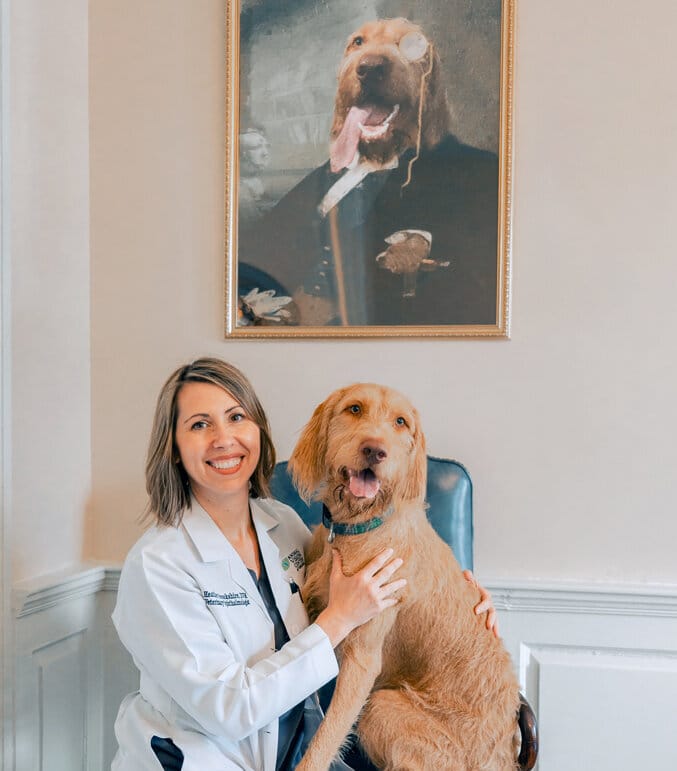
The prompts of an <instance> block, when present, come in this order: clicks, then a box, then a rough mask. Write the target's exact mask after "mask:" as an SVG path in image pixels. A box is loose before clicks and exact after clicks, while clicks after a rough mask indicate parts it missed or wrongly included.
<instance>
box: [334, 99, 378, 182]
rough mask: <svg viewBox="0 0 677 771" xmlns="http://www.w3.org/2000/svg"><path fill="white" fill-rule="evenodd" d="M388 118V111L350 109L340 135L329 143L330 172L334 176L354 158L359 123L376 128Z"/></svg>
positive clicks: (372, 107) (357, 142)
mask: <svg viewBox="0 0 677 771" xmlns="http://www.w3.org/2000/svg"><path fill="white" fill-rule="evenodd" d="M387 117H388V111H387V110H384V109H383V108H380V107H374V106H373V105H367V106H366V107H355V106H353V107H351V108H350V112H349V113H348V115H347V116H346V119H345V121H344V122H343V128H342V129H341V133H340V134H339V135H338V136H337V137H336V139H335V140H334V141H333V142H332V143H331V147H330V148H329V160H330V162H331V170H332V171H333V172H334V174H336V173H337V172H339V171H341V169H345V167H346V166H348V165H349V164H350V162H351V161H352V160H353V158H354V157H355V153H356V152H357V145H358V144H359V142H360V134H361V131H360V123H362V124H363V125H371V126H378V124H379V123H383V121H384V120H385V119H386V118H387Z"/></svg>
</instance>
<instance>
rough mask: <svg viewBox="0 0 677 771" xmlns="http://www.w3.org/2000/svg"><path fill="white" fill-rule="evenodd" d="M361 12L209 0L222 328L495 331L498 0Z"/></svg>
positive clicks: (499, 221)
mask: <svg viewBox="0 0 677 771" xmlns="http://www.w3.org/2000/svg"><path fill="white" fill-rule="evenodd" d="M464 4H465V5H467V10H466V11H465V12H462V11H463V8H464V7H465V5H464ZM363 5H364V4H361V3H358V2H353V3H351V2H341V3H327V2H326V1H325V0H295V1H294V2H288V3H277V2H273V0H242V2H235V1H234V0H228V1H227V6H226V41H227V42H226V68H225V69H226V137H225V159H226V164H225V165H226V169H225V244H226V270H225V276H226V281H225V309H226V318H225V334H226V337H228V338H243V339H247V338H272V337H282V338H287V337H302V338H331V337H341V338H347V337H363V338H364V337H372V338H378V337H445V338H454V337H460V338H467V337H480V338H482V337H484V338H508V337H509V333H510V300H511V293H510V278H511V258H512V229H511V224H512V163H513V162H512V152H513V148H512V89H513V61H514V13H515V11H514V0H503V1H502V2H501V1H500V0H483V1H481V2H479V3H478V2H477V0H459V2H457V3H456V4H455V5H453V6H452V4H451V3H449V4H447V3H439V2H435V0H426V1H424V2H421V3H419V4H417V6H416V7H417V11H416V14H417V17H416V18H414V19H409V20H406V21H405V20H404V19H401V18H398V17H399V16H400V15H401V14H400V12H399V11H400V10H401V7H402V3H398V2H387V1H386V2H381V3H379V9H381V10H383V9H385V10H386V11H387V13H382V14H381V15H382V17H383V18H382V20H381V22H380V23H379V24H378V25H374V24H370V23H368V26H366V27H365V26H363V22H364V21H365V15H366V12H365V11H364V10H363ZM406 7H411V5H410V4H409V5H408V6H406ZM439 8H444V9H452V8H455V9H456V17H457V18H440V14H439V13H437V15H436V9H437V10H438V11H439ZM478 9H479V10H478ZM444 15H446V16H451V10H449V11H448V13H447V12H446V11H445V13H444V14H442V16H444ZM386 19H387V21H386ZM398 25H399V26H398ZM407 25H408V26H407ZM412 25H416V26H412ZM464 25H465V27H464ZM452 30H453V34H451V31H452ZM358 32H361V34H357V33H358ZM351 35H353V37H351ZM436 37H437V38H439V39H441V40H443V41H444V42H443V44H442V45H439V44H437V43H435V42H434V41H435V40H436ZM335 39H336V40H335ZM346 39H347V41H348V42H347V43H346ZM309 41H312V42H309ZM384 52H385V53H384ZM391 52H392V55H391ZM449 59H451V60H452V61H451V64H449V63H447V64H446V65H445V64H444V62H445V61H448V60H449ZM339 67H340V68H341V70H340V79H339V82H338V93H339V96H335V94H334V92H336V91H337V75H336V72H337V69H338V68H339ZM419 72H421V73H422V74H421V75H420V76H419V75H418V73H419ZM411 73H413V74H411ZM478 73H479V74H478ZM418 77H420V91H418V92H417V91H416V89H417V88H418V83H419V80H416V78H418ZM407 78H409V80H406V79H407ZM351 79H352V80H351ZM389 79H390V80H389ZM410 80H411V81H412V82H413V83H414V84H415V86H408V91H407V84H408V83H409V81H410ZM468 81H470V82H468ZM384 83H386V84H387V86H384V85H383V84H384ZM435 84H436V85H435ZM440 84H442V85H441V86H440ZM434 88H437V91H438V92H439V91H440V88H441V89H442V90H445V91H446V93H447V94H448V95H449V104H450V105H451V109H450V110H449V115H448V118H449V127H448V130H447V131H446V133H445V130H438V129H433V128H430V127H431V126H437V123H436V122H435V121H436V120H437V119H436V118H435V117H434V116H435V111H437V114H438V115H439V114H442V115H444V111H443V109H441V108H438V107H437V106H436V100H438V99H439V98H438V96H437V93H436V92H435V91H434ZM356 89H357V92H359V93H360V94H361V95H360V96H359V97H356V96H355V94H356V93H357V92H356ZM360 89H361V91H360ZM386 92H387V93H386ZM391 92H394V93H395V94H396V96H395V97H394V96H393V95H392V93H391ZM365 93H366V94H367V96H365V95H364V94H365ZM417 93H418V100H417V98H416V94H417ZM374 94H375V96H374ZM350 99H353V100H357V101H356V102H355V104H352V105H351V104H349V102H350ZM393 102H396V105H395V106H393V104H392V103H393ZM400 104H401V105H402V107H400ZM384 105H385V106H384ZM391 108H392V109H391ZM388 111H390V112H388ZM365 116H366V117H365ZM386 116H387V117H386ZM413 116H415V117H413ZM431 116H432V117H431ZM444 120H446V117H445V118H444ZM332 121H333V123H332ZM406 121H409V124H413V125H414V129H413V130H412V129H407V128H406V126H407V125H409V124H407V123H406ZM365 125H366V128H365ZM356 126H357V128H356ZM384 127H385V128H384ZM407 130H409V134H407V133H406V132H407ZM435 131H437V134H435ZM412 133H413V134H414V135H416V139H415V141H414V142H413V143H412V142H411V140H410V139H407V138H406V137H410V135H412ZM356 136H357V138H356ZM373 136H375V137H376V139H374V138H373ZM440 136H441V137H442V138H441V139H439V137H440ZM402 137H405V138H404V139H402ZM390 140H392V143H393V146H394V145H395V144H397V146H398V148H399V149H398V151H397V152H393V156H392V157H391V158H386V159H385V161H384V156H385V152H382V153H381V155H380V156H379V154H378V153H377V152H375V150H374V148H376V147H383V146H385V147H389V145H388V141H390ZM438 140H439V141H438ZM379 142H381V145H379V144H378V143H379ZM407 142H409V145H408V146H407ZM356 143H357V144H356ZM414 145H415V146H414ZM330 148H331V151H330ZM402 148H404V151H403V152H401V153H400V150H402ZM370 153H372V154H373V156H374V157H370V156H369V154H370ZM351 155H352V160H351V161H350V163H348V162H347V160H346V159H347V158H349V157H350V156H351ZM327 157H331V163H329V162H328V161H327V160H326V159H327ZM342 164H343V165H342ZM370 164H371V165H370ZM393 164H394V167H393ZM334 167H336V168H334ZM363 169H366V171H365V170H363ZM374 172H375V173H374ZM351 175H352V177H353V178H352V180H351V181H349V182H348V181H347V180H348V178H349V176H351ZM398 175H400V176H399V177H398ZM405 176H406V179H405ZM340 180H343V182H341V181H340ZM402 180H404V181H402ZM344 183H345V184H344ZM342 186H343V188H347V190H348V192H346V190H345V189H342ZM424 271H425V272H424Z"/></svg>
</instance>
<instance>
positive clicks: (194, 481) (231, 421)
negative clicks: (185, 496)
mask: <svg viewBox="0 0 677 771" xmlns="http://www.w3.org/2000/svg"><path fill="white" fill-rule="evenodd" d="M177 407H178V412H177V421H176V426H175V428H174V441H175V443H176V448H177V450H178V453H179V457H180V458H181V463H182V464H183V467H184V469H185V471H186V474H188V477H189V479H190V484H191V489H192V491H193V493H194V494H195V496H196V497H197V498H198V500H201V501H205V502H211V503H214V502H217V501H224V500H225V499H229V498H230V499H232V497H233V496H242V497H243V498H246V497H248V495H249V479H250V477H251V476H252V474H253V473H254V471H255V469H256V465H257V464H258V462H259V457H260V455H261V432H260V430H259V427H258V426H257V425H256V423H255V422H254V421H253V420H252V419H251V418H250V417H249V416H248V415H247V414H246V413H245V411H244V408H243V407H242V405H241V404H240V403H239V402H238V401H237V400H236V399H234V398H233V397H232V396H231V395H230V394H229V393H228V391H225V390H224V389H223V388H220V387H219V386H217V385H213V384H212V383H186V384H185V385H184V386H182V388H181V390H180V391H179V394H178V397H177Z"/></svg>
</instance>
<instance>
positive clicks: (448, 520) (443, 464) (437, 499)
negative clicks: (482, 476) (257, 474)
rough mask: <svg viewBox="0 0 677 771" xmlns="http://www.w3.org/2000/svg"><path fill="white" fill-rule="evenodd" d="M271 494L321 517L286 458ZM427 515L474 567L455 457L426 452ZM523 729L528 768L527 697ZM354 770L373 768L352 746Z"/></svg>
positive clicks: (532, 735)
mask: <svg viewBox="0 0 677 771" xmlns="http://www.w3.org/2000/svg"><path fill="white" fill-rule="evenodd" d="M270 486H271V490H272V494H273V498H277V500H279V501H282V502H283V503H286V504H288V505H289V506H291V507H292V508H293V509H294V510H295V511H297V512H298V514H299V515H300V516H301V518H302V519H303V521H304V522H305V523H306V524H307V525H308V527H310V528H311V529H312V528H313V527H315V525H318V524H320V522H321V521H322V504H321V503H319V502H317V501H314V502H312V503H311V504H310V506H309V505H307V504H306V503H305V501H303V500H302V499H301V498H300V496H299V494H298V492H297V491H296V488H295V487H294V484H293V482H292V480H291V477H290V476H289V472H288V470H287V461H283V462H281V463H278V464H277V465H276V467H275V472H274V474H273V478H272V480H271V485H270ZM426 501H427V503H428V519H429V520H430V523H431V524H432V526H433V527H434V528H435V530H436V531H437V533H438V534H439V535H440V537H441V538H442V539H443V540H444V541H446V542H447V543H448V544H449V545H450V546H451V548H452V551H453V552H454V556H455V557H456V559H457V560H458V562H459V564H460V565H461V568H462V569H464V570H465V569H468V570H472V569H473V512H472V481H471V479H470V475H469V474H468V472H467V470H466V469H465V467H464V466H462V465H461V464H460V463H458V462H457V461H455V460H446V459H444V458H433V457H431V456H430V455H429V456H428V482H427V490H426ZM332 691H333V683H330V684H329V685H328V686H325V688H324V689H322V690H321V692H320V699H321V701H322V702H323V705H324V706H325V707H326V705H327V704H328V702H329V699H330V698H331V693H332ZM518 723H519V727H520V731H521V733H522V748H521V751H520V756H519V764H520V768H521V769H522V771H530V769H532V768H533V767H534V765H535V763H536V757H537V753H538V735H537V728H536V719H535V716H534V713H533V711H532V710H531V707H530V706H529V704H528V703H527V701H526V699H524V697H522V706H521V709H520V713H519V716H518ZM345 760H346V762H347V763H348V764H349V765H350V766H351V767H352V768H354V769H356V771H376V770H375V769H374V766H373V765H372V764H371V763H369V761H368V760H367V759H366V758H365V757H364V755H362V754H361V753H360V751H359V748H357V747H353V748H352V749H351V750H350V752H349V753H348V755H347V756H346V758H345Z"/></svg>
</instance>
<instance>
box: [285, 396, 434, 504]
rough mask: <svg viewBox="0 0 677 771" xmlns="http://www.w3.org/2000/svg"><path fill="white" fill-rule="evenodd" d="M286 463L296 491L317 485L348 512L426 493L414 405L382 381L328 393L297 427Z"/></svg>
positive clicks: (311, 490) (306, 491) (309, 492)
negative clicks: (299, 430)
mask: <svg viewBox="0 0 677 771" xmlns="http://www.w3.org/2000/svg"><path fill="white" fill-rule="evenodd" d="M290 468H291V470H292V474H293V477H294V481H295V482H296V485H297V487H298V488H299V491H300V492H301V494H302V495H303V496H304V497H305V498H306V499H309V498H311V497H312V496H313V495H314V494H316V493H317V492H318V491H319V493H320V496H321V497H322V498H323V500H325V501H326V502H328V503H330V504H331V503H332V502H336V503H341V506H340V507H339V509H340V512H339V517H341V518H344V519H349V518H350V517H352V516H353V515H359V514H360V513H363V512H364V511H366V510H369V509H372V508H379V509H381V508H383V507H384V506H387V505H390V504H391V503H393V504H397V502H398V501H406V500H420V501H422V500H423V498H424V496H425V473H426V455H425V440H424V437H423V433H422V431H421V427H420V419H419V416H418V412H417V411H416V410H415V409H414V407H413V406H412V405H411V403H410V402H409V400H408V399H406V398H405V397H404V396H402V394H400V393H398V392H397V391H394V390H393V389H391V388H387V387H385V386H379V385H373V384H358V385H354V386H349V387H348V388H342V389H340V390H338V391H335V392H334V393H332V394H331V395H330V396H329V397H328V398H327V399H326V400H325V401H324V402H322V404H320V405H319V406H318V407H317V408H316V410H315V412H314V413H313V416H312V418H311V420H310V422H309V423H308V425H307V426H306V427H305V429H304V430H303V433H302V435H301V438H300V439H299V442H298V444H297V445H296V448H295V449H294V452H293V453H292V457H291V459H290Z"/></svg>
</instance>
